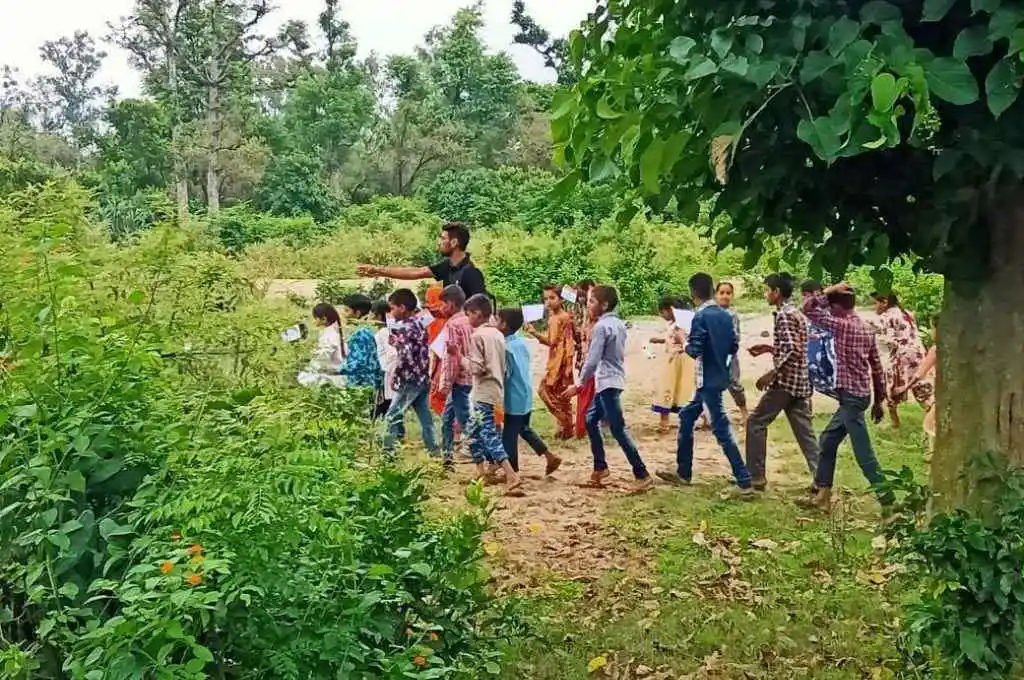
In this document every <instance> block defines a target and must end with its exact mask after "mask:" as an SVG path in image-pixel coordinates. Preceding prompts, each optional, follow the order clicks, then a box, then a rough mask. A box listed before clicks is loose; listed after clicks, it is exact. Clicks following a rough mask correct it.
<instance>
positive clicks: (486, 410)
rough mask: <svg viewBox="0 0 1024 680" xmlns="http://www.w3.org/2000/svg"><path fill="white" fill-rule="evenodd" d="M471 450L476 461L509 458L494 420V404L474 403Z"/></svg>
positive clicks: (470, 433)
mask: <svg viewBox="0 0 1024 680" xmlns="http://www.w3.org/2000/svg"><path fill="white" fill-rule="evenodd" d="M469 452H470V453H471V454H472V455H473V462H474V463H478V464H479V463H482V462H484V461H485V460H486V461H487V462H488V463H502V462H504V461H505V460H507V459H508V456H507V455H505V447H503V446H502V445H501V435H499V434H498V425H497V423H495V422H494V406H492V405H491V404H481V403H479V402H477V403H475V404H473V415H472V416H470V418H469Z"/></svg>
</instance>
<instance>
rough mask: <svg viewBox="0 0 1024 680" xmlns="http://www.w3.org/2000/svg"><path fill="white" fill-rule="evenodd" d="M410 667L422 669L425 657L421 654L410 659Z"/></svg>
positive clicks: (425, 663) (424, 664)
mask: <svg viewBox="0 0 1024 680" xmlns="http://www.w3.org/2000/svg"><path fill="white" fill-rule="evenodd" d="M412 665H413V666H416V667H417V668H424V667H425V666H426V665H427V657H425V656H423V655H422V654H417V655H416V656H414V657H412Z"/></svg>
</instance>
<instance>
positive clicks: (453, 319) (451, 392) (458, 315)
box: [438, 285, 473, 470]
mask: <svg viewBox="0 0 1024 680" xmlns="http://www.w3.org/2000/svg"><path fill="white" fill-rule="evenodd" d="M465 304H466V293H465V292H463V290H462V288H460V287H459V286H454V285H453V286H448V287H447V288H445V289H444V291H443V292H442V293H441V309H440V311H441V313H442V314H443V315H444V316H445V318H447V319H448V322H447V323H446V324H445V326H444V331H443V332H444V334H445V337H446V340H445V353H444V356H443V357H441V370H440V383H439V386H438V391H439V392H440V394H442V395H444V396H445V405H444V412H443V415H442V420H441V452H442V454H443V455H444V465H445V468H447V469H449V470H450V469H451V468H452V466H453V465H454V458H455V426H456V423H457V424H458V425H459V427H461V428H462V430H463V431H465V429H466V427H467V425H468V424H469V416H470V408H469V395H470V392H471V391H472V389H473V377H472V376H471V375H470V374H469V371H468V370H467V368H466V365H465V363H466V358H467V357H468V356H469V345H470V339H471V338H472V336H473V326H472V325H470V323H469V317H467V316H466V314H465V312H463V309H462V308H463V306H464V305H465Z"/></svg>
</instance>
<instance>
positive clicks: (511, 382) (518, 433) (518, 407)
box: [498, 308, 562, 476]
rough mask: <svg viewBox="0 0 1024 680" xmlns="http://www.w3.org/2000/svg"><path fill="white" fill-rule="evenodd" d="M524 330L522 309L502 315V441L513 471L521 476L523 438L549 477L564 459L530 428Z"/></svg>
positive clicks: (530, 390) (527, 352) (530, 394)
mask: <svg viewBox="0 0 1024 680" xmlns="http://www.w3.org/2000/svg"><path fill="white" fill-rule="evenodd" d="M522 327H523V312H522V310H521V309H515V308H508V309H502V310H501V311H499V312H498V330H499V331H501V332H502V334H503V335H504V336H505V427H504V428H503V429H502V431H501V441H502V444H503V445H504V447H505V454H506V455H507V456H508V460H509V463H510V464H511V465H512V469H513V470H515V471H516V472H519V438H520V437H522V439H523V441H525V442H526V443H527V444H529V445H530V448H532V449H533V452H534V453H536V454H537V455H538V456H542V457H543V458H544V459H545V460H546V461H547V465H546V466H545V468H544V474H545V476H547V475H551V474H553V473H554V472H555V470H557V469H558V468H559V466H561V465H562V459H561V458H559V457H558V456H556V455H554V454H553V453H551V452H550V451H549V450H548V446H547V444H545V443H544V440H543V439H541V438H540V436H539V435H538V434H537V433H536V432H535V431H534V430H533V428H532V427H530V412H531V411H532V410H533V388H532V387H531V384H530V348H529V347H527V346H526V343H525V342H523V339H522V337H520V335H519V329H520V328H522Z"/></svg>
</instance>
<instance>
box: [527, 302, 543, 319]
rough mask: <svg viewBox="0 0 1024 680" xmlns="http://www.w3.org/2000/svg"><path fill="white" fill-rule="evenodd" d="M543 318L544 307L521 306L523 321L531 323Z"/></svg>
mask: <svg viewBox="0 0 1024 680" xmlns="http://www.w3.org/2000/svg"><path fill="white" fill-rule="evenodd" d="M543 318H544V305H523V321H524V322H526V323H533V322H534V321H540V320H541V319H543Z"/></svg>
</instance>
